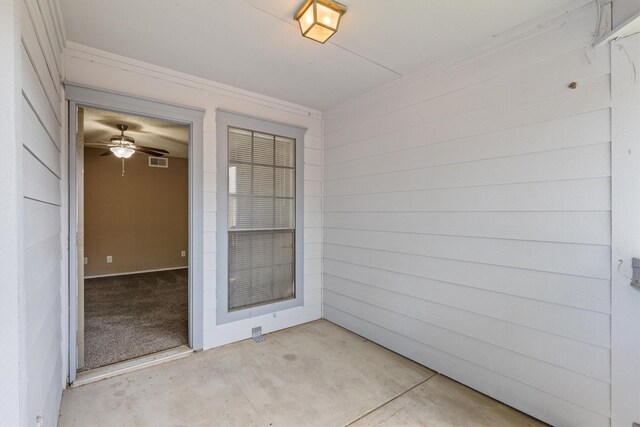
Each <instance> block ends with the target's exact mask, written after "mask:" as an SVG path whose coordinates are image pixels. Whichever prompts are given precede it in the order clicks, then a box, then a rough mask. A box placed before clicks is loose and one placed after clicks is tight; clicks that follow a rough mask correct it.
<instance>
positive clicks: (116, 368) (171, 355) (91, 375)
mask: <svg viewBox="0 0 640 427" xmlns="http://www.w3.org/2000/svg"><path fill="white" fill-rule="evenodd" d="M191 353H193V350H192V349H191V348H189V347H188V346H186V345H181V346H180V347H175V348H171V349H169V350H164V351H160V352H158V353H153V354H150V355H148V356H142V357H137V358H135V359H131V360H125V361H124V362H118V363H114V364H113V365H107V366H103V367H100V368H96V369H91V370H89V371H85V372H79V373H78V375H77V376H76V380H75V381H74V382H73V383H72V384H71V385H70V386H69V387H71V388H76V387H80V386H83V385H86V384H90V383H93V382H96V381H100V380H104V379H107V378H111V377H115V376H116V375H122V374H126V373H129V372H133V371H137V370H139V369H143V368H148V367H149V366H155V365H159V364H161V363H165V362H169V361H171V360H177V359H182V358H183V357H187V356H188V355H190V354H191Z"/></svg>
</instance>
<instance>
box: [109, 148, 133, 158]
mask: <svg viewBox="0 0 640 427" xmlns="http://www.w3.org/2000/svg"><path fill="white" fill-rule="evenodd" d="M111 152H112V153H113V154H114V155H115V156H116V157H118V158H121V159H128V158H129V157H131V156H132V155H133V153H135V152H136V150H134V149H133V148H129V147H111Z"/></svg>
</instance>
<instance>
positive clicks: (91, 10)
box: [60, 0, 568, 110]
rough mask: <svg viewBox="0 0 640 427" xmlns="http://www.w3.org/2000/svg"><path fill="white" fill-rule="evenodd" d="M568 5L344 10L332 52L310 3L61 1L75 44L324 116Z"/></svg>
mask: <svg viewBox="0 0 640 427" xmlns="http://www.w3.org/2000/svg"><path fill="white" fill-rule="evenodd" d="M567 2H568V0H343V1H342V3H344V4H345V5H346V6H347V8H348V11H347V13H346V15H345V16H344V18H343V21H342V23H341V28H340V31H338V33H337V34H336V35H334V36H333V37H332V38H331V39H330V40H329V41H328V42H327V43H326V44H325V45H321V44H319V43H316V42H314V41H311V40H308V39H305V38H303V37H301V36H300V32H299V29H298V27H297V23H296V22H295V21H293V19H292V16H293V13H294V12H295V10H296V9H297V7H298V6H299V5H300V4H301V3H302V0H172V1H169V0H162V1H158V0H135V1H131V0H110V1H104V0H60V3H61V6H62V11H63V16H64V21H65V27H66V32H67V37H68V39H69V40H70V41H73V42H76V43H80V44H84V45H87V46H91V47H94V48H98V49H102V50H105V51H108V52H112V53H116V54H119V55H124V56H127V57H130V58H134V59H138V60H141V61H146V62H149V63H152V64H156V65H159V66H163V67H166V68H170V69H174V70H177V71H182V72H185V73H189V74H192V75H194V76H198V77H203V78H206V79H210V80H214V81H217V82H221V83H225V84H229V85H232V86H236V87H239V88H242V89H247V90H251V91H254V92H258V93H262V94H265V95H271V96H274V97H277V98H280V99H284V100H287V101H291V102H295V103H298V104H301V105H305V106H308V107H312V108H317V109H320V110H324V109H326V108H328V107H331V106H333V105H336V104H339V103H341V102H343V101H346V100H348V99H350V98H353V97H355V96H357V95H360V94H362V93H365V92H367V91H369V90H371V89H373V88H375V87H377V86H380V85H382V84H384V83H386V82H389V81H391V80H393V79H396V78H398V77H399V76H401V75H405V74H407V73H411V72H412V71H415V70H417V69H419V68H420V67H422V66H425V65H427V64H430V63H433V62H435V61H437V60H439V59H441V58H443V57H445V56H447V55H449V54H451V53H452V52H455V51H458V50H461V49H464V48H468V47H472V46H474V45H482V44H484V43H485V42H487V41H489V40H491V38H492V36H493V35H495V34H497V33H500V32H503V31H505V30H508V29H510V28H512V27H514V26H517V25H518V24H521V23H523V22H526V21H528V20H530V19H533V18H535V17H536V16H538V15H540V14H543V13H545V12H547V11H549V10H551V9H554V8H557V7H559V6H561V5H562V4H565V3H567Z"/></svg>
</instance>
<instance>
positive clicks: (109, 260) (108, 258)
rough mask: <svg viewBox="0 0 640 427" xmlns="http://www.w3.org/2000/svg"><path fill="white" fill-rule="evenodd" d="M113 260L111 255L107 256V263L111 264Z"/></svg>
mask: <svg viewBox="0 0 640 427" xmlns="http://www.w3.org/2000/svg"><path fill="white" fill-rule="evenodd" d="M112 262H113V257H112V256H111V255H109V256H107V264H111V263H112Z"/></svg>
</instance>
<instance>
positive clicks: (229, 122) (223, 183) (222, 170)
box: [216, 109, 307, 325]
mask: <svg viewBox="0 0 640 427" xmlns="http://www.w3.org/2000/svg"><path fill="white" fill-rule="evenodd" d="M229 127H234V128H240V129H246V130H251V131H254V132H263V133H266V134H271V135H277V136H283V137H287V138H293V139H295V141H296V142H295V231H294V247H295V260H294V280H295V297H294V298H292V299H288V300H285V301H278V302H274V303H267V304H264V305H259V306H254V307H248V308H245V309H237V310H233V311H229V308H228V307H229V304H228V301H229V299H228V298H229V293H228V292H229V284H228V277H229V276H228V273H229V272H228V270H229V246H228V244H229V243H228V241H229V240H228V239H229V228H228V197H229V187H228V186H229V183H228V179H229V176H228V161H229V159H228V157H229V153H228V147H229V145H228V144H229V141H228V128H229ZM306 131H307V129H306V128H302V127H297V126H291V125H288V124H284V123H277V122H272V121H268V120H264V119H259V118H256V117H251V116H247V115H244V114H239V113H233V112H230V111H226V110H220V109H219V110H217V111H216V139H217V150H216V153H217V154H216V157H217V159H216V165H217V173H216V177H217V193H216V203H217V212H216V217H217V218H216V230H217V232H216V264H217V268H216V283H217V285H216V324H218V325H222V324H225V323H230V322H236V321H238V320H243V319H250V318H252V317H256V316H262V315H265V314H271V313H276V312H278V311H282V310H287V309H290V308H294V307H299V306H302V305H303V304H304V135H305V133H306Z"/></svg>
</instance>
